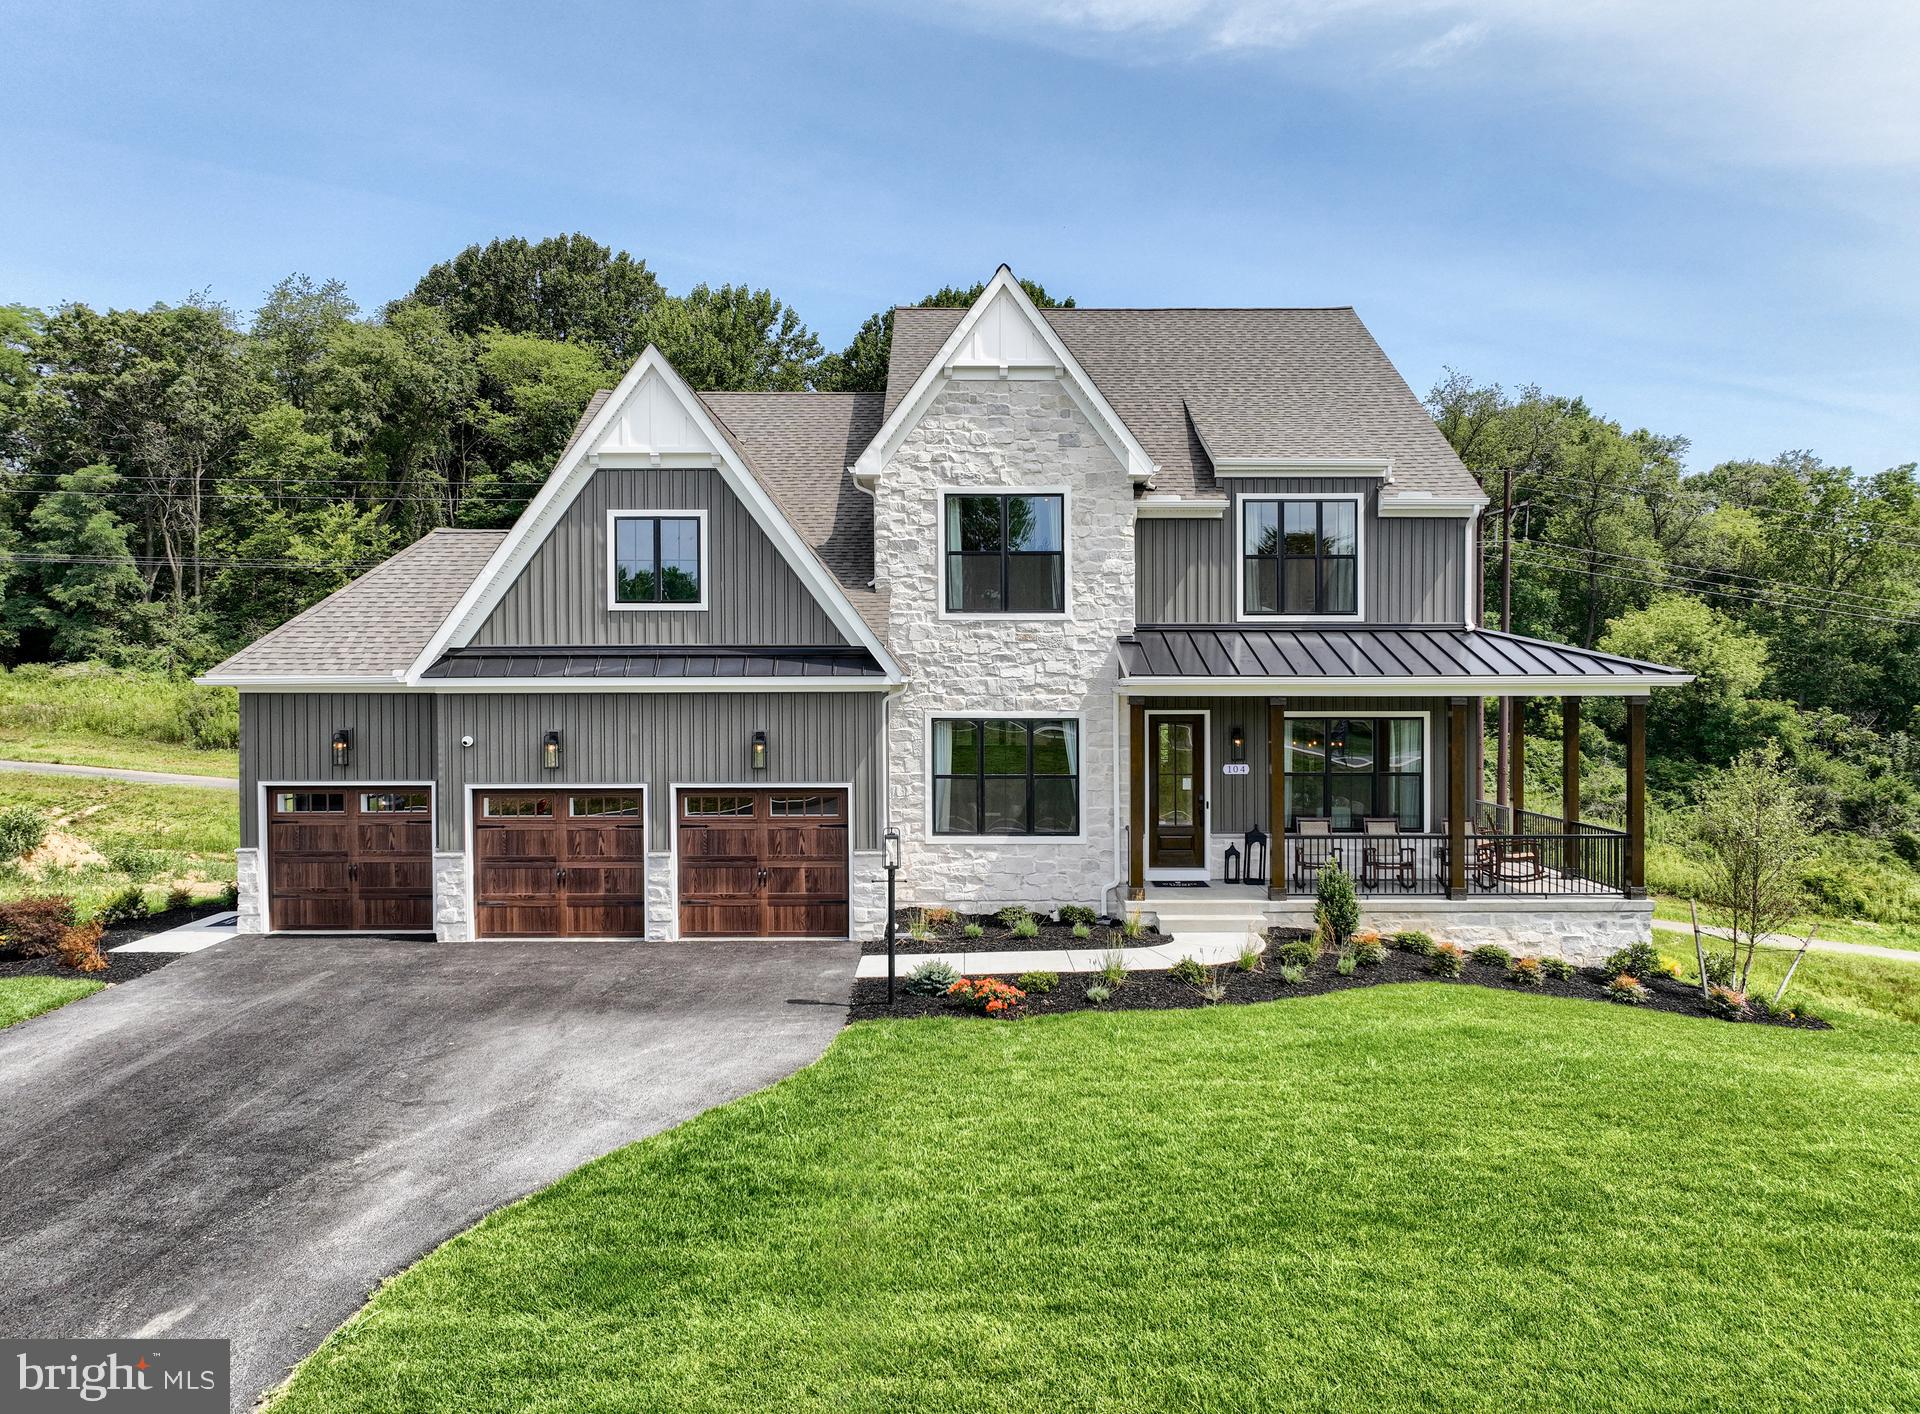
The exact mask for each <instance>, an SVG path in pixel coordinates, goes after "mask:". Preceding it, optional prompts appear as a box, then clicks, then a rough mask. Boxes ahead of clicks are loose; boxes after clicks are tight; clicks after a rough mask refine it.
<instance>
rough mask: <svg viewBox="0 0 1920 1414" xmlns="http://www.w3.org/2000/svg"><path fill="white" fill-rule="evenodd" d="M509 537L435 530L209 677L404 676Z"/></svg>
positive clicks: (491, 532) (487, 532) (256, 642)
mask: <svg viewBox="0 0 1920 1414" xmlns="http://www.w3.org/2000/svg"><path fill="white" fill-rule="evenodd" d="M505 537H506V532H505V531H503V530H434V531H430V532H428V533H427V534H426V535H424V536H422V537H421V538H420V539H418V540H416V541H414V542H413V544H411V545H409V546H407V548H406V549H404V550H402V551H401V552H400V553H399V554H397V555H395V556H394V557H393V558H392V559H390V560H387V561H385V562H384V563H382V564H378V565H375V566H374V567H373V568H372V569H370V570H368V571H367V572H366V573H365V574H363V575H361V576H360V577H359V578H358V579H356V580H354V581H353V583H351V584H349V585H347V586H346V587H345V588H344V589H338V590H335V591H334V592H333V593H332V594H329V595H328V596H327V597H326V598H325V599H322V600H321V601H320V602H319V603H318V604H315V605H313V606H312V607H311V608H309V609H306V610H305V611H303V612H301V613H299V614H296V615H295V616H294V617H293V618H291V619H288V620H287V621H286V622H285V623H283V624H281V625H280V627H279V628H276V629H274V630H273V631H272V632H271V633H269V634H267V635H266V636H265V637H263V638H258V639H255V640H254V641H253V642H252V643H250V644H248V645H247V646H246V647H245V648H242V649H241V650H240V651H239V652H238V653H236V654H234V655H233V656H232V657H231V658H229V659H227V660H226V662H224V663H222V664H220V666H218V667H217V668H215V669H213V671H212V674H211V676H214V677H229V676H231V677H279V676H300V677H336V676H339V677H378V676H383V675H387V674H391V673H394V672H402V671H405V670H406V669H408V668H410V667H412V666H413V662H414V659H416V658H418V657H419V656H420V651H421V650H422V649H423V648H425V647H426V646H427V642H428V640H429V639H431V638H432V637H433V635H434V632H435V630H437V629H438V628H439V627H440V625H441V624H442V623H443V622H444V621H445V620H446V617H447V615H448V614H450V613H452V612H453V607H454V605H456V604H458V603H459V602H460V596H461V595H462V594H465V593H466V592H467V587H468V586H469V585H471V584H472V583H473V581H474V580H475V579H476V578H477V577H478V576H479V574H480V571H481V569H482V568H483V567H484V566H485V565H486V563H487V560H488V558H489V557H490V556H491V555H492V554H493V552H494V550H495V549H496V548H497V547H498V546H499V544H500V542H501V540H503V539H504V538H505Z"/></svg>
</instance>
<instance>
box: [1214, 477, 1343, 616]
mask: <svg viewBox="0 0 1920 1414" xmlns="http://www.w3.org/2000/svg"><path fill="white" fill-rule="evenodd" d="M1359 512H1360V507H1359V505H1358V503H1357V502H1354V501H1351V500H1338V501H1252V500H1249V501H1242V502H1241V503H1240V513H1241V520H1242V529H1241V533H1242V537H1243V540H1242V546H1241V557H1242V571H1241V572H1242V574H1243V576H1244V581H1243V582H1244V585H1245V590H1244V594H1243V598H1244V605H1245V610H1246V612H1247V613H1249V614H1356V613H1358V612H1359V611H1360V526H1359V520H1360V514H1359Z"/></svg>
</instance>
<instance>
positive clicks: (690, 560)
mask: <svg viewBox="0 0 1920 1414" xmlns="http://www.w3.org/2000/svg"><path fill="white" fill-rule="evenodd" d="M610 539H611V541H612V545H611V550H612V558H613V565H612V574H613V584H612V589H611V597H610V602H611V604H612V606H613V607H614V608H618V609H704V608H705V607H706V604H707V595H706V578H705V576H706V566H705V565H704V564H702V563H701V562H702V560H703V559H704V558H705V551H706V517H705V513H704V512H687V513H679V514H676V513H674V512H670V511H615V512H614V513H613V517H612V534H611V536H610Z"/></svg>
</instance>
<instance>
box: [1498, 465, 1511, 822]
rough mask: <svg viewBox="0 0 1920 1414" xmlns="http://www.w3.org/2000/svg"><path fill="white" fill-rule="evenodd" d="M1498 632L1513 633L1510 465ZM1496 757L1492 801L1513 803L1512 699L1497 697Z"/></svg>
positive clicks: (1505, 480)
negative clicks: (1510, 755) (1510, 767)
mask: <svg viewBox="0 0 1920 1414" xmlns="http://www.w3.org/2000/svg"><path fill="white" fill-rule="evenodd" d="M1500 632H1502V633H1512V632H1513V468H1512V467H1507V468H1506V469H1505V470H1503V471H1502V472H1501V473H1500ZM1494 737H1495V748H1496V751H1497V757H1496V760H1495V765H1494V775H1493V792H1494V794H1493V798H1494V801H1495V803H1497V804H1499V805H1501V806H1506V805H1510V804H1512V799H1511V796H1510V793H1509V791H1508V789H1507V786H1508V778H1507V752H1508V747H1509V743H1510V742H1511V741H1512V740H1513V699H1512V698H1511V697H1502V698H1501V699H1500V715H1499V717H1498V719H1497V723H1496V725H1495V727H1494Z"/></svg>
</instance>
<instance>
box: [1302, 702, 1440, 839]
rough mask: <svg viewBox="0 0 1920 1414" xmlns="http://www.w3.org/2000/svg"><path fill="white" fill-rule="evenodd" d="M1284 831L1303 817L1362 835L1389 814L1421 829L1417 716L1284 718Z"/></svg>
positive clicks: (1421, 729)
mask: <svg viewBox="0 0 1920 1414" xmlns="http://www.w3.org/2000/svg"><path fill="white" fill-rule="evenodd" d="M1286 764H1287V828H1288V829H1289V830H1292V829H1297V828H1298V827H1299V822H1300V821H1301V820H1302V819H1303V818H1314V819H1324V820H1329V821H1331V822H1332V826H1331V827H1332V828H1333V829H1335V830H1355V831H1357V830H1359V829H1360V828H1361V826H1362V825H1363V824H1364V823H1365V821H1366V819H1367V817H1368V816H1370V815H1371V816H1388V815H1390V816H1392V817H1394V818H1395V819H1397V820H1398V821H1399V822H1400V828H1401V829H1402V830H1408V831H1417V830H1422V829H1425V828H1426V817H1427V774H1426V770H1427V763H1426V725H1425V722H1424V721H1423V719H1421V718H1419V717H1289V718H1287V763H1286Z"/></svg>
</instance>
